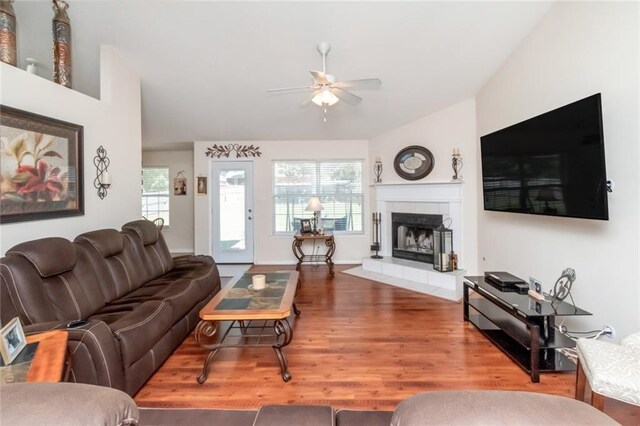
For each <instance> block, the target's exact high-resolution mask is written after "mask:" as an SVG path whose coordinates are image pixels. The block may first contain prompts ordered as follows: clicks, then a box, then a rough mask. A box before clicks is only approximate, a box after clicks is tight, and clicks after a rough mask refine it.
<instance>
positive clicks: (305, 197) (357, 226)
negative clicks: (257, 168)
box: [273, 160, 364, 233]
mask: <svg viewBox="0 0 640 426" xmlns="http://www.w3.org/2000/svg"><path fill="white" fill-rule="evenodd" d="M362 173H363V161H362V160H331V161H274V163H273V231H274V233H285V232H287V233H289V232H296V231H298V230H299V229H300V219H309V218H312V217H313V212H310V211H306V210H305V208H306V207H307V204H308V203H309V199H310V198H311V197H312V196H314V195H315V196H317V197H318V198H319V199H320V203H321V204H322V207H323V210H322V211H321V213H320V217H321V220H320V222H319V223H318V225H317V226H318V228H322V229H324V230H325V231H330V232H363V216H364V195H363V184H362V181H363V179H362Z"/></svg>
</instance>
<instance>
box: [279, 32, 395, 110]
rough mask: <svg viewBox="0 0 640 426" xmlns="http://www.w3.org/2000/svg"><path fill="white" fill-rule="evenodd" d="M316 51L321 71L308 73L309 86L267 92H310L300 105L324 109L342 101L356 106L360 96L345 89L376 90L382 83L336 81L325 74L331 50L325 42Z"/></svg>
mask: <svg viewBox="0 0 640 426" xmlns="http://www.w3.org/2000/svg"><path fill="white" fill-rule="evenodd" d="M316 49H317V50H318V52H320V54H321V55H322V71H313V70H312V71H310V73H311V76H312V77H313V78H312V85H311V86H297V87H283V88H279V89H269V90H267V92H270V93H272V92H288V91H292V92H293V91H299V90H311V93H310V94H309V96H307V97H306V98H305V99H304V100H303V101H302V105H303V106H304V105H308V104H309V103H310V102H313V103H314V104H316V105H318V106H320V107H324V108H326V107H328V106H332V105H335V104H336V103H337V102H338V101H344V102H346V103H347V104H349V105H357V104H359V103H360V101H362V98H361V97H360V96H358V95H354V94H353V93H351V92H350V91H348V90H346V89H354V90H359V89H377V88H379V87H380V85H382V81H380V79H379V78H363V79H359V80H343V81H338V80H337V79H336V76H335V75H333V74H327V54H328V53H329V51H330V50H331V45H329V43H327V42H322V43H319V44H318V45H317V46H316Z"/></svg>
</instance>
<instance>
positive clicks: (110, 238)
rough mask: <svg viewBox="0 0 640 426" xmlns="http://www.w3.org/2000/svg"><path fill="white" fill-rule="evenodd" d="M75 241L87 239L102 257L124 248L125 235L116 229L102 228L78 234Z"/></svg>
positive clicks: (114, 253)
mask: <svg viewBox="0 0 640 426" xmlns="http://www.w3.org/2000/svg"><path fill="white" fill-rule="evenodd" d="M74 241H75V242H79V241H86V242H87V243H88V244H90V245H91V246H92V247H93V248H95V249H96V251H97V252H98V253H100V255H102V257H110V256H113V255H116V254H118V253H120V252H122V250H123V249H124V237H123V236H122V234H121V233H120V232H118V231H116V230H115V229H100V230H97V231H92V232H85V233H84V234H80V235H78V236H77V237H76V238H75V240H74Z"/></svg>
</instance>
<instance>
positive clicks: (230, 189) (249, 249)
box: [211, 161, 253, 263]
mask: <svg viewBox="0 0 640 426" xmlns="http://www.w3.org/2000/svg"><path fill="white" fill-rule="evenodd" d="M211 178H212V179H211V180H212V182H211V183H212V185H211V189H212V191H211V209H212V212H211V213H212V214H211V218H212V222H213V223H212V225H213V238H212V242H213V247H212V248H211V252H212V255H213V258H214V259H215V260H216V262H217V263H253V162H251V161H212V162H211Z"/></svg>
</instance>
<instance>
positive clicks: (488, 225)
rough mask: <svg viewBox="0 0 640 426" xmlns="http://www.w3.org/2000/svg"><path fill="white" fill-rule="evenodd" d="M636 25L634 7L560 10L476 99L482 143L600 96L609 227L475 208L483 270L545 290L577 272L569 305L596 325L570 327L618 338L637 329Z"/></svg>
mask: <svg viewBox="0 0 640 426" xmlns="http://www.w3.org/2000/svg"><path fill="white" fill-rule="evenodd" d="M638 16H639V15H638V3H635V2H634V3H632V2H628V3H621V2H620V3H619V2H601V3H599V2H561V3H557V4H556V5H554V6H553V7H552V9H551V10H550V11H549V13H548V14H547V15H546V16H545V17H544V18H543V19H542V21H541V22H540V23H539V24H538V26H537V27H536V28H535V29H534V31H533V32H532V33H531V34H530V35H529V36H528V37H527V38H526V39H525V40H524V41H523V43H522V44H521V46H520V47H519V48H518V49H517V50H516V51H515V52H514V53H513V54H512V56H511V57H510V58H509V59H508V60H507V61H506V63H505V64H504V65H503V66H502V67H501V68H500V69H499V70H498V71H497V73H496V74H495V75H494V76H493V77H492V78H491V79H490V80H489V81H488V82H487V84H486V85H485V86H484V87H483V88H482V90H481V91H480V92H479V94H478V95H477V98H476V100H477V102H476V106H477V121H478V134H479V135H480V136H481V135H485V134H488V133H490V132H493V131H495V130H498V129H501V128H504V127H506V126H509V125H511V124H514V123H517V122H520V121H522V120H525V119H527V118H530V117H532V116H535V115H538V114H541V113H543V112H546V111H548V110H551V109H554V108H557V107H559V106H562V105H565V104H567V103H570V102H573V101H576V100H578V99H582V98H584V97H586V96H589V95H592V94H594V93H598V92H600V93H602V110H603V122H604V123H603V124H604V140H605V151H606V162H607V164H606V165H607V173H608V177H609V178H610V179H613V180H614V181H615V184H616V187H615V191H614V192H613V194H610V195H609V216H610V219H609V221H608V222H601V221H594V220H581V219H569V218H554V217H541V216H529V215H519V214H510V213H496V212H484V211H483V210H482V208H483V206H482V202H481V201H480V202H479V204H478V209H479V218H478V229H479V257H480V259H479V265H480V268H481V269H484V270H509V271H511V272H513V273H515V274H516V275H518V276H521V277H523V278H525V279H526V278H528V277H529V276H534V277H536V278H539V279H541V280H542V281H543V283H544V285H545V288H546V289H547V290H550V287H551V286H552V285H553V284H554V283H555V281H556V279H557V277H558V276H559V275H560V273H561V271H562V270H563V269H564V268H567V267H572V268H574V269H575V270H576V273H577V281H576V283H575V285H574V287H573V291H572V293H573V296H574V299H575V301H576V303H577V305H578V306H580V307H582V308H584V309H586V310H588V311H590V312H593V313H594V316H593V317H590V318H584V319H579V320H573V321H568V322H567V324H569V325H572V326H573V327H575V328H579V329H582V330H590V329H595V328H600V327H602V325H603V324H610V325H613V326H614V327H615V329H616V331H617V333H618V336H621V335H624V334H627V333H629V332H631V331H633V330H637V329H638V328H639V327H640V314H639V304H640V301H639V299H640V296H639V288H640V277H639V274H638V267H637V264H638V259H639V258H640V251H639V248H638V243H639V242H638V237H639V234H638V231H639V228H638V225H639V223H638V218H639V216H640V206H639V201H638V186H639V174H638V158H639V153H638V141H639V129H638V126H639V122H638V113H639V109H638V95H639V93H638V73H639V69H638V53H639V46H638V35H639V33H638ZM478 143H479V142H478ZM570 323H571V324H570ZM570 328H571V327H570Z"/></svg>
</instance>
